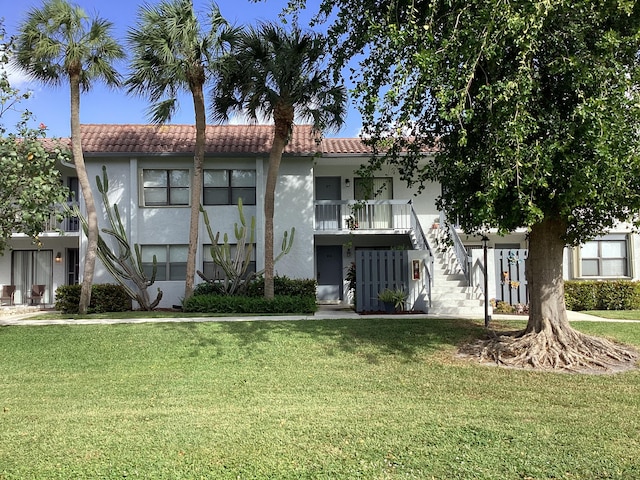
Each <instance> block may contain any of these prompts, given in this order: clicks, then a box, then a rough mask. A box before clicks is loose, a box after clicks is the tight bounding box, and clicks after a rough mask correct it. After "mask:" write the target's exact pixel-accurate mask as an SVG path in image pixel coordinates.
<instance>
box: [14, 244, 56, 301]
mask: <svg viewBox="0 0 640 480" xmlns="http://www.w3.org/2000/svg"><path fill="white" fill-rule="evenodd" d="M12 254H13V262H12V263H13V272H12V283H13V284H14V285H15V286H16V293H15V301H16V303H22V304H27V303H29V297H30V296H31V287H32V286H33V285H44V286H45V290H44V297H43V298H42V304H50V303H53V293H52V291H51V290H52V286H53V251H52V250H14V251H13V252H12Z"/></svg>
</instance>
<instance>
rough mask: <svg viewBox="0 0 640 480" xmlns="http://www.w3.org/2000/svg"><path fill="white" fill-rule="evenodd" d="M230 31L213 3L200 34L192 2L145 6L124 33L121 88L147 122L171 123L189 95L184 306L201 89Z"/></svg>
mask: <svg viewBox="0 0 640 480" xmlns="http://www.w3.org/2000/svg"><path fill="white" fill-rule="evenodd" d="M233 35H234V30H233V29H232V28H230V27H229V26H228V24H227V22H226V21H225V19H224V18H223V17H222V15H221V14H220V10H219V8H218V6H217V5H216V4H215V3H212V4H211V8H210V12H209V15H208V29H207V30H203V26H202V25H201V22H200V21H199V20H198V17H197V15H196V13H195V12H194V10H193V2H192V1H191V0H163V1H161V2H160V3H159V4H158V5H147V6H143V7H142V8H141V9H140V12H139V18H138V24H137V25H136V27H135V28H133V29H131V30H130V31H129V33H128V36H127V38H128V43H129V45H130V46H131V50H132V55H133V59H132V62H131V72H132V73H131V74H130V75H129V77H128V78H127V80H126V82H125V85H126V86H127V87H128V92H129V93H133V94H138V95H144V96H147V97H148V98H149V100H150V101H151V106H150V108H149V117H150V119H151V121H152V122H154V123H157V124H160V123H164V122H167V121H170V120H171V117H172V116H173V114H174V113H175V111H176V109H177V107H178V94H179V93H180V92H188V93H190V94H191V97H192V99H193V107H194V113H195V124H196V144H195V145H196V146H195V152H194V157H193V179H192V182H191V216H190V222H191V223H190V227H189V250H188V257H187V278H186V283H185V294H184V298H185V300H186V299H187V298H189V297H190V296H191V295H192V293H193V283H194V279H195V273H196V251H197V248H198V223H199V219H200V195H201V193H202V175H203V172H202V169H203V163H204V149H205V139H206V127H207V125H206V122H207V117H206V113H205V101H204V85H205V83H206V82H207V81H208V75H209V73H210V72H211V71H212V70H211V69H209V68H208V67H209V66H210V65H212V64H213V63H214V62H215V59H216V58H217V56H218V55H219V54H221V53H222V51H223V49H224V46H225V45H226V44H227V43H228V42H229V41H230V40H231V39H232V38H233Z"/></svg>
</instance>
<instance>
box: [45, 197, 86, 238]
mask: <svg viewBox="0 0 640 480" xmlns="http://www.w3.org/2000/svg"><path fill="white" fill-rule="evenodd" d="M77 205H78V204H77V202H68V203H67V205H66V206H65V205H56V210H57V211H58V212H61V213H62V214H63V215H65V218H63V219H62V221H61V222H58V220H57V218H56V215H51V217H50V218H49V221H48V222H47V223H46V225H45V228H44V232H45V233H50V232H56V231H58V230H62V231H63V232H79V231H80V221H79V220H78V218H77V217H70V216H67V211H68V210H67V208H66V207H68V208H69V209H73V207H74V206H77Z"/></svg>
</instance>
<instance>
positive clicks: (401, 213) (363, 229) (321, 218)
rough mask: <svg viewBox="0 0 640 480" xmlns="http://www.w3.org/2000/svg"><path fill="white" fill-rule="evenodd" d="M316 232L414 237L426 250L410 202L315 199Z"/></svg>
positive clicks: (422, 234) (420, 246)
mask: <svg viewBox="0 0 640 480" xmlns="http://www.w3.org/2000/svg"><path fill="white" fill-rule="evenodd" d="M314 230H315V232H316V233H331V234H343V233H389V232H392V233H399V234H412V233H413V234H414V238H415V241H416V242H417V243H418V246H419V248H425V245H424V243H426V240H425V239H424V233H423V230H422V227H421V226H420V222H419V221H418V217H417V215H416V213H415V210H414V209H413V205H412V203H411V200H369V201H358V200H316V201H315V224H314Z"/></svg>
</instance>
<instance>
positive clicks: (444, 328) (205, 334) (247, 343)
mask: <svg viewBox="0 0 640 480" xmlns="http://www.w3.org/2000/svg"><path fill="white" fill-rule="evenodd" d="M162 328H164V329H170V330H171V331H174V332H179V333H180V335H181V336H182V337H183V338H184V339H185V340H187V341H189V342H190V343H191V345H193V347H194V351H193V353H192V355H193V356H197V355H199V354H200V351H201V350H202V349H204V348H208V347H214V348H216V347H217V346H218V345H220V335H221V334H222V335H226V336H231V337H232V338H233V339H234V343H235V344H236V345H237V346H238V347H239V348H241V349H243V350H245V351H246V352H247V353H248V354H251V353H256V354H257V353H259V352H261V351H263V349H264V347H266V346H267V345H269V344H272V343H273V342H274V341H282V339H283V338H287V339H289V340H290V341H296V340H299V341H301V342H304V339H305V338H307V339H312V340H314V342H316V344H319V345H322V346H323V348H324V349H325V351H326V354H327V355H328V356H332V355H336V354H338V353H339V352H344V353H349V354H363V355H365V356H366V358H367V361H368V362H369V363H377V362H378V360H379V357H382V356H390V355H391V356H397V357H400V358H402V359H403V360H405V361H414V360H416V358H417V357H418V356H424V355H425V354H433V353H436V352H438V351H442V350H445V349H447V348H450V347H457V346H459V345H460V344H462V343H464V342H467V341H469V340H470V339H472V338H479V337H481V336H483V335H486V331H485V330H484V328H483V326H482V325H481V323H480V322H473V321H471V320H458V319H436V318H426V317H425V318H402V317H398V318H397V319H395V318H394V319H386V318H385V319H376V318H365V319H326V320H325V319H323V320H305V321H269V320H260V321H247V322H219V323H218V322H216V323H167V324H163V326H162Z"/></svg>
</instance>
